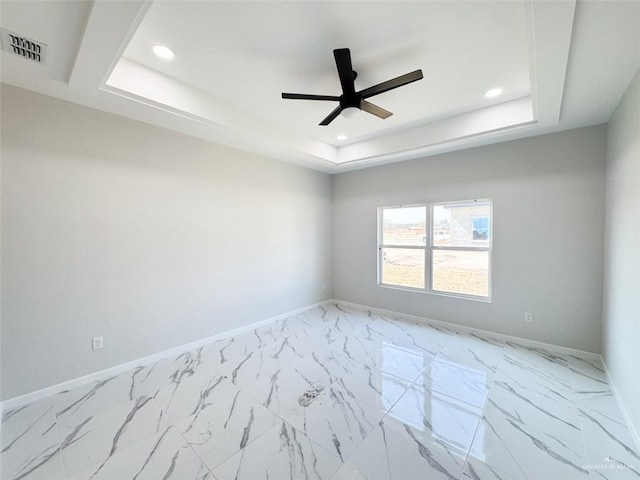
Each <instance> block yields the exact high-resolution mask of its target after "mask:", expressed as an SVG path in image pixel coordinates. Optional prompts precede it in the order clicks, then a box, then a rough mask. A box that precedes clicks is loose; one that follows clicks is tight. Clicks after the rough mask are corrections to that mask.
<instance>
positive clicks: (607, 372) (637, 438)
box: [602, 358, 640, 452]
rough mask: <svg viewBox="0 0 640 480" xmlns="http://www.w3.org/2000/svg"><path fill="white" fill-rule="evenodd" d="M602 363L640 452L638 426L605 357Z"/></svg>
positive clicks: (637, 449) (637, 450)
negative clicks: (617, 386) (619, 390)
mask: <svg viewBox="0 0 640 480" xmlns="http://www.w3.org/2000/svg"><path fill="white" fill-rule="evenodd" d="M602 365H604V371H605V373H606V375H607V380H608V381H609V385H611V391H612V392H613V396H614V398H615V399H616V402H617V403H618V408H620V411H621V412H622V416H623V417H624V420H625V422H627V427H629V433H631V439H632V440H633V442H634V443H635V447H636V452H640V435H639V434H638V430H637V429H636V426H635V425H634V423H633V420H632V419H631V416H630V415H629V411H628V410H627V408H626V406H625V404H624V401H623V400H622V397H621V396H620V393H619V392H618V389H617V388H616V384H615V382H614V381H613V378H611V373H610V372H609V369H608V368H607V364H606V362H605V361H604V358H602Z"/></svg>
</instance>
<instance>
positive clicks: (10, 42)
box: [0, 29, 47, 63]
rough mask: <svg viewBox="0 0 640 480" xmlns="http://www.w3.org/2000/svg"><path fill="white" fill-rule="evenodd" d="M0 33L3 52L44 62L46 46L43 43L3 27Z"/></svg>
mask: <svg viewBox="0 0 640 480" xmlns="http://www.w3.org/2000/svg"><path fill="white" fill-rule="evenodd" d="M0 35H1V36H2V50H4V51H5V52H9V53H14V54H16V55H20V56H21V57H23V58H26V59H28V60H33V61H34V62H38V63H45V58H46V53H47V46H46V45H45V44H44V43H40V42H36V41H35V40H31V39H30V38H27V37H23V36H21V35H18V34H16V33H12V32H9V31H7V30H3V29H0Z"/></svg>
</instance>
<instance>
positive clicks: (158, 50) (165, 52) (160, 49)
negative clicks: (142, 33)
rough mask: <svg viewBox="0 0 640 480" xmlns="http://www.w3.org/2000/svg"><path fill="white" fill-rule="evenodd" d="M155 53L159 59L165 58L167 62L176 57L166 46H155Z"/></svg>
mask: <svg viewBox="0 0 640 480" xmlns="http://www.w3.org/2000/svg"><path fill="white" fill-rule="evenodd" d="M152 50H153V53H155V54H156V55H157V56H158V57H160V58H164V59H165V60H171V59H172V58H173V57H175V56H176V54H175V53H173V50H171V49H170V48H169V47H165V46H164V45H154V46H153V49H152Z"/></svg>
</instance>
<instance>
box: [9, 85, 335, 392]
mask: <svg viewBox="0 0 640 480" xmlns="http://www.w3.org/2000/svg"><path fill="white" fill-rule="evenodd" d="M1 179H2V186H1V192H2V193H1V194H2V238H1V240H2V279H1V281H2V289H3V290H2V356H1V363H2V398H3V399H7V398H12V397H14V396H16V395H19V394H23V393H26V392H30V391H33V390H36V389H39V388H42V387H46V386H48V385H52V384H56V383H59V382H62V381H65V380H68V379H71V378H74V377H77V376H81V375H85V374H88V373H92V372H95V371H97V370H100V369H104V368H106V367H109V366H113V365H117V364H120V363H123V362H127V361H130V360H133V359H136V358H140V357H142V356H145V355H149V354H152V353H155V352H158V351H162V350H166V349H168V348H171V347H175V346H178V345H181V344H184V343H188V342H191V341H195V340H198V339H201V338H204V337H207V336H209V335H213V334H215V333H218V332H222V331H225V330H229V329H232V328H236V327H239V326H242V325H245V324H248V323H250V322H255V321H258V320H262V319H265V318H268V317H271V316H274V315H277V314H280V313H284V312H287V311H291V310H293V309H297V308H300V307H303V306H306V305H309V304H312V303H315V302H319V301H322V300H324V299H326V298H330V297H331V293H332V291H331V283H330V282H331V273H330V268H331V251H330V249H331V237H330V229H331V178H330V176H328V175H326V174H322V173H318V172H314V171H311V170H307V169H304V168H300V167H297V166H293V165H290V164H286V163H283V162H277V161H272V160H268V159H265V158H261V157H259V156H257V155H252V154H249V153H244V152H240V151H237V150H233V149H230V148H226V147H223V146H220V145H215V144H212V143H208V142H205V141H200V140H197V139H194V138H191V137H187V136H183V135H179V134H176V133H172V132H169V131H165V130H162V129H160V128H156V127H152V126H149V125H145V124H141V123H137V122H133V121H130V120H127V119H124V118H120V117H116V116H113V115H109V114H105V113H101V112H98V111H95V110H91V109H88V108H84V107H80V106H77V105H73V104H70V103H66V102H62V101H59V100H55V99H52V98H50V97H44V96H41V95H37V94H34V93H30V92H27V91H25V90H20V89H16V88H13V87H8V86H2V177H1ZM323 283H325V284H326V290H323V288H322V285H323ZM97 335H103V336H104V341H105V347H104V349H103V350H100V351H96V352H93V351H91V348H90V338H91V337H92V336H97Z"/></svg>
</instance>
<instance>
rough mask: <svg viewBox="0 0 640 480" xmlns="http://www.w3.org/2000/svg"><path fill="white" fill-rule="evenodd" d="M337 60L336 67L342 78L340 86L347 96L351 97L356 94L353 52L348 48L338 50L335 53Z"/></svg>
mask: <svg viewBox="0 0 640 480" xmlns="http://www.w3.org/2000/svg"><path fill="white" fill-rule="evenodd" d="M333 56H334V58H335V59H336V67H337V68H338V76H339V77H340V85H342V92H343V93H344V94H345V95H351V94H354V93H355V92H356V87H355V85H354V83H353V82H354V80H355V78H354V76H353V66H352V65H351V52H350V51H349V49H348V48H338V49H336V50H334V51H333Z"/></svg>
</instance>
